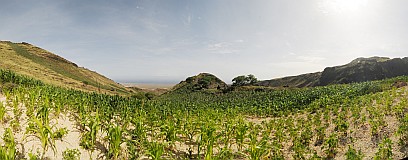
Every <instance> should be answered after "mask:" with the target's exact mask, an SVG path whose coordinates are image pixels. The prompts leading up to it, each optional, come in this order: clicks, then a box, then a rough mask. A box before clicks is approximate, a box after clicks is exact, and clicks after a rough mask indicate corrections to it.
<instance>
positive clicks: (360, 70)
mask: <svg viewBox="0 0 408 160" xmlns="http://www.w3.org/2000/svg"><path fill="white" fill-rule="evenodd" d="M403 75H408V57H405V58H402V59H401V58H394V59H390V58H387V57H371V58H357V59H355V60H353V61H351V62H350V63H348V64H345V65H342V66H334V67H327V68H325V69H324V70H323V72H316V73H309V74H302V75H298V76H290V77H284V78H277V79H272V80H265V81H260V82H258V83H257V84H256V85H259V86H270V87H283V86H287V87H313V86H325V85H329V84H347V83H353V82H365V81H373V80H381V79H385V78H392V77H397V76H403Z"/></svg>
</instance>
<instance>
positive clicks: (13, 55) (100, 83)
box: [0, 41, 131, 95]
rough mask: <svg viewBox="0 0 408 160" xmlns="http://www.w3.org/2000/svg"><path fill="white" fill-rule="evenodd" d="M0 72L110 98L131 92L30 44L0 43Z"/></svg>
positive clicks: (101, 76)
mask: <svg viewBox="0 0 408 160" xmlns="http://www.w3.org/2000/svg"><path fill="white" fill-rule="evenodd" d="M0 60H1V63H0V68H2V69H8V70H12V71H14V72H16V73H19V74H22V75H26V76H29V77H32V78H35V79H38V80H41V81H43V82H45V83H48V84H52V85H56V86H61V87H67V88H74V89H79V90H83V91H95V92H99V93H109V94H122V95H123V94H129V93H130V92H131V90H130V89H126V88H125V87H124V86H122V85H120V84H118V83H116V82H114V81H113V80H111V79H109V78H107V77H105V76H103V75H100V74H98V73H96V72H94V71H91V70H89V69H86V68H83V67H79V66H77V65H76V64H75V63H72V62H70V61H68V60H66V59H64V58H62V57H60V56H58V55H56V54H53V53H51V52H48V51H46V50H44V49H41V48H39V47H36V46H34V45H31V44H29V43H25V42H23V43H13V42H8V41H0Z"/></svg>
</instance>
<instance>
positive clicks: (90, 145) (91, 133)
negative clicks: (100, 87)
mask: <svg viewBox="0 0 408 160" xmlns="http://www.w3.org/2000/svg"><path fill="white" fill-rule="evenodd" d="M81 123H82V125H83V126H84V127H83V128H84V129H85V131H83V132H82V133H81V142H80V146H81V147H83V148H84V149H86V150H90V152H91V155H92V152H93V150H94V147H95V144H96V137H97V135H98V132H99V130H100V128H101V126H100V120H99V114H98V112H96V113H95V114H94V116H92V115H88V116H86V117H85V118H84V119H82V121H81Z"/></svg>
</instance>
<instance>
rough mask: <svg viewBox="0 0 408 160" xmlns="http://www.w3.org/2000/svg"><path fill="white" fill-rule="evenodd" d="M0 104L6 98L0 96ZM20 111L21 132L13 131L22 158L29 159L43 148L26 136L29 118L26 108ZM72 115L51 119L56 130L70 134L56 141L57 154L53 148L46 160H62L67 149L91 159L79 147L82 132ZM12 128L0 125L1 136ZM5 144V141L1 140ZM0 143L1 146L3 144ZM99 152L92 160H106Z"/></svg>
mask: <svg viewBox="0 0 408 160" xmlns="http://www.w3.org/2000/svg"><path fill="white" fill-rule="evenodd" d="M0 103H3V104H5V103H6V98H5V97H4V96H3V95H1V94H0ZM6 108H7V110H8V111H7V115H9V116H10V117H9V118H8V119H9V121H11V120H12V119H13V118H15V117H14V115H13V112H12V109H11V108H10V107H6ZM20 109H21V110H22V111H23V114H22V116H21V118H20V130H18V131H13V133H14V138H15V141H16V143H17V149H18V152H19V154H20V158H23V157H24V158H28V154H29V153H37V152H42V148H41V141H40V140H39V139H38V138H36V137H34V136H30V135H28V134H25V132H26V127H28V123H27V120H28V117H27V116H26V115H25V107H23V106H20ZM72 117H73V116H72V115H70V114H69V113H68V114H61V115H60V117H59V118H58V120H56V118H51V119H52V120H51V122H50V123H51V125H55V129H56V128H67V129H68V134H67V135H66V136H65V137H63V138H62V139H61V140H56V141H55V147H56V152H55V153H54V152H53V150H52V149H51V148H49V149H48V151H47V152H46V153H45V156H44V157H45V158H46V159H51V160H53V159H55V160H60V159H62V152H63V151H65V150H67V149H79V151H80V152H81V156H80V158H81V159H90V153H89V152H88V151H86V150H84V149H82V148H81V147H80V146H79V143H80V132H79V130H78V128H77V125H76V122H75V121H74V120H73V119H72ZM9 127H10V128H11V126H10V123H1V124H0V136H1V137H3V134H4V131H5V129H6V128H9ZM0 142H1V143H3V140H2V139H1V140H0ZM1 143H0V144H1ZM100 153H101V152H100V151H99V150H95V151H94V153H93V154H92V159H104V157H103V155H102V154H100Z"/></svg>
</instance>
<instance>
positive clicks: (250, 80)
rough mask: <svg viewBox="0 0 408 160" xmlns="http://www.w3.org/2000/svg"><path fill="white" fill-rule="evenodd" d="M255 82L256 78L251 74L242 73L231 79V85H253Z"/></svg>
mask: <svg viewBox="0 0 408 160" xmlns="http://www.w3.org/2000/svg"><path fill="white" fill-rule="evenodd" d="M256 82H258V79H257V78H256V77H255V76H254V75H252V74H250V75H248V76H245V75H242V76H238V77H235V78H234V79H232V86H244V85H253V84H255V83H256Z"/></svg>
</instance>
